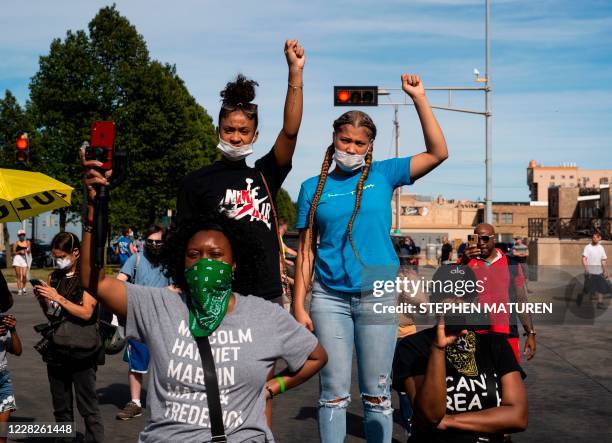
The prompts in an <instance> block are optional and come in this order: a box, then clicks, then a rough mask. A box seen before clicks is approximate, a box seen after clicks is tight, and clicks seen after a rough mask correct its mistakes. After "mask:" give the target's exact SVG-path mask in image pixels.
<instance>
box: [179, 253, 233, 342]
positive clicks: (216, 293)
mask: <svg viewBox="0 0 612 443" xmlns="http://www.w3.org/2000/svg"><path fill="white" fill-rule="evenodd" d="M185 278H186V279H187V285H188V287H189V297H188V299H187V305H188V306H189V330H190V331H191V335H193V336H194V337H208V336H209V335H210V334H212V333H213V332H214V331H215V329H217V328H218V327H219V325H220V324H221V321H222V320H223V317H225V313H226V312H227V307H228V305H229V300H230V295H231V294H232V266H231V265H229V264H227V263H225V262H222V261H219V260H211V259H209V258H203V259H202V260H200V261H198V262H197V263H196V264H194V265H193V266H191V267H190V268H188V269H186V270H185Z"/></svg>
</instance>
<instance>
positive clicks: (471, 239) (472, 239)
mask: <svg viewBox="0 0 612 443" xmlns="http://www.w3.org/2000/svg"><path fill="white" fill-rule="evenodd" d="M473 246H478V234H468V247H470V248H471V247H473Z"/></svg>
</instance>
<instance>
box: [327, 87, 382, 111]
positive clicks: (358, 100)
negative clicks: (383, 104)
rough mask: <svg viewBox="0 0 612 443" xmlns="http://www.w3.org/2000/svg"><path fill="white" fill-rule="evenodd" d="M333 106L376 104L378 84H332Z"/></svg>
mask: <svg viewBox="0 0 612 443" xmlns="http://www.w3.org/2000/svg"><path fill="white" fill-rule="evenodd" d="M334 106H378V86H334Z"/></svg>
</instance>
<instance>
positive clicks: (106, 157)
mask: <svg viewBox="0 0 612 443" xmlns="http://www.w3.org/2000/svg"><path fill="white" fill-rule="evenodd" d="M114 148H115V122H111V121H96V122H93V123H92V125H91V131H90V134H89V146H88V147H87V149H86V150H85V158H86V159H87V160H98V161H99V162H101V163H102V166H101V168H102V169H103V170H105V171H108V170H110V169H112V168H113V151H114Z"/></svg>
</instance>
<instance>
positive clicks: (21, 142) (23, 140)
mask: <svg viewBox="0 0 612 443" xmlns="http://www.w3.org/2000/svg"><path fill="white" fill-rule="evenodd" d="M15 145H16V146H17V150H19V151H25V150H27V149H28V134H26V133H25V132H24V133H23V134H21V135H20V136H19V137H17V141H16V142H15Z"/></svg>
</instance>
